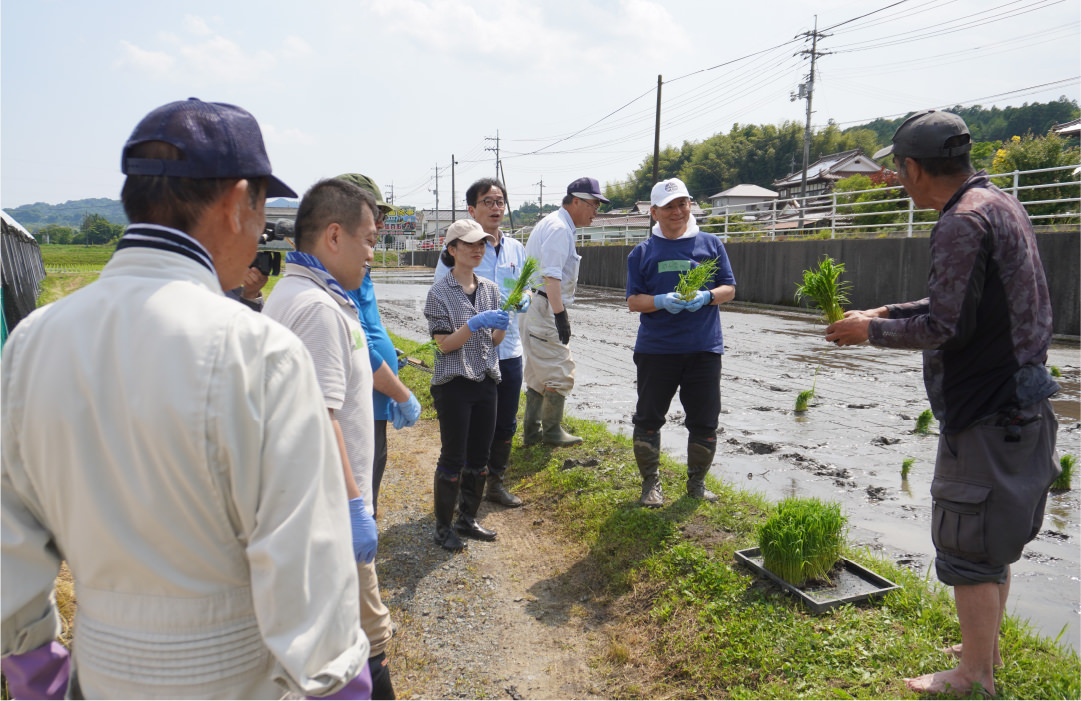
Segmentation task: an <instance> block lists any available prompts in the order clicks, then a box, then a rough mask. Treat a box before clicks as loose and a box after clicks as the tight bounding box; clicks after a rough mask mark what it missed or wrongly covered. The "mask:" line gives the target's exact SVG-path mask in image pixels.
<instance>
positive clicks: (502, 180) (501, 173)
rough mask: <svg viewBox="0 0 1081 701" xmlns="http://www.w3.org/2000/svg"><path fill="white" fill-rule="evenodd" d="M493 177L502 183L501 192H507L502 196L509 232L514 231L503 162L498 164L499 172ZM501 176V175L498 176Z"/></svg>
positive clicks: (512, 213)
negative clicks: (508, 219) (504, 202)
mask: <svg viewBox="0 0 1081 701" xmlns="http://www.w3.org/2000/svg"><path fill="white" fill-rule="evenodd" d="M495 176H496V177H495V179H496V180H498V181H499V182H501V183H503V192H506V193H507V196H506V197H505V198H503V199H504V200H505V201H506V203H507V216H508V217H510V232H511V233H512V234H513V233H514V212H513V211H511V208H510V190H508V189H507V174H506V172H505V171H504V170H503V163H502V162H501V163H500V164H499V172H497V173H496V174H495ZM500 176H502V177H500Z"/></svg>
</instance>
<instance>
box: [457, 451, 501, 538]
mask: <svg viewBox="0 0 1081 701" xmlns="http://www.w3.org/2000/svg"><path fill="white" fill-rule="evenodd" d="M487 476H488V471H487V470H485V469H481V470H471V469H469V468H468V467H467V468H465V469H464V470H462V490H461V494H460V498H459V504H458V520H457V521H455V522H454V530H456V531H458V534H459V535H464V536H465V537H466V538H474V539H476V540H495V536H496V532H495V531H490V530H488V529H487V528H485V527H484V526H482V525H480V524H479V523H477V510H478V509H480V500H481V497H482V496H483V494H484V480H485V478H486V477H487Z"/></svg>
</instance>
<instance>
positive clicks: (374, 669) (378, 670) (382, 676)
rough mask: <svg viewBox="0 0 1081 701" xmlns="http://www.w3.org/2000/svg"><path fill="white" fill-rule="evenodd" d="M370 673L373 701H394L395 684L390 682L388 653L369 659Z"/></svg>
mask: <svg viewBox="0 0 1081 701" xmlns="http://www.w3.org/2000/svg"><path fill="white" fill-rule="evenodd" d="M368 671H369V672H370V673H371V675H372V701H376V700H378V701H392V700H393V699H394V698H395V697H394V684H392V683H391V681H390V665H388V664H387V653H385V652H381V653H379V654H378V655H375V656H373V657H369V658H368Z"/></svg>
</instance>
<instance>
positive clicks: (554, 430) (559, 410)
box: [541, 390, 582, 447]
mask: <svg viewBox="0 0 1081 701" xmlns="http://www.w3.org/2000/svg"><path fill="white" fill-rule="evenodd" d="M565 401H566V400H565V399H564V397H563V395H562V394H560V393H559V392H552V391H550V390H545V391H544V404H542V405H541V424H543V426H544V436H543V439H542V440H544V442H545V443H546V444H547V445H555V446H560V447H566V446H569V445H578V444H579V443H581V442H582V439H581V438H579V437H578V436H574V435H571V434H570V433H567V432H566V431H564V430H563V426H562V425H560V422H561V421H563V405H564V403H565Z"/></svg>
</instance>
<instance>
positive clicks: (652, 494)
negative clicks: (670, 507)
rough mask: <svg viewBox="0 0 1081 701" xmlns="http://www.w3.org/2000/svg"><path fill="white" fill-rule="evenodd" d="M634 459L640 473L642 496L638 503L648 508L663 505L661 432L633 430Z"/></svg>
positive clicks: (656, 507)
mask: <svg viewBox="0 0 1081 701" xmlns="http://www.w3.org/2000/svg"><path fill="white" fill-rule="evenodd" d="M634 460H635V462H637V463H638V472H639V473H641V475H642V496H641V498H639V499H638V503H639V504H641V505H642V506H645V507H647V508H650V509H658V508H660V507H662V506H664V492H663V491H661V475H660V469H661V434H660V433H658V432H656V431H637V430H636V431H635V432H634Z"/></svg>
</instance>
